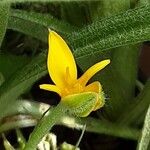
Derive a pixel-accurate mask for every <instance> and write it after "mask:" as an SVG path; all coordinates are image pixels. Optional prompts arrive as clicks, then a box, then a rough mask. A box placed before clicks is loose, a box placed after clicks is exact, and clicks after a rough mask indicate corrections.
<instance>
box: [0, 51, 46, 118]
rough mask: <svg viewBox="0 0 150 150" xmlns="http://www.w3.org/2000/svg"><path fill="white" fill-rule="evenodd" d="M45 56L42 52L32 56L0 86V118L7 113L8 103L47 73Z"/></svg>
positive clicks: (10, 103)
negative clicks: (30, 59)
mask: <svg viewBox="0 0 150 150" xmlns="http://www.w3.org/2000/svg"><path fill="white" fill-rule="evenodd" d="M45 58H46V57H45V54H43V53H42V54H41V55H39V56H37V57H35V58H33V59H32V61H30V62H29V63H28V64H27V65H25V66H24V67H23V68H22V69H21V70H18V71H17V72H16V73H15V74H13V76H12V77H11V78H10V79H9V80H7V81H6V82H4V84H3V85H2V86H1V87H0V118H2V117H3V116H4V115H5V113H7V109H9V105H13V102H14V101H15V100H16V99H17V98H18V96H20V95H21V94H22V93H24V92H25V91H26V90H27V89H28V88H30V87H31V85H32V84H33V83H34V82H35V81H36V80H38V79H39V78H40V77H42V76H43V75H45V74H46V73H47V70H46V62H45ZM8 104H9V105H8Z"/></svg>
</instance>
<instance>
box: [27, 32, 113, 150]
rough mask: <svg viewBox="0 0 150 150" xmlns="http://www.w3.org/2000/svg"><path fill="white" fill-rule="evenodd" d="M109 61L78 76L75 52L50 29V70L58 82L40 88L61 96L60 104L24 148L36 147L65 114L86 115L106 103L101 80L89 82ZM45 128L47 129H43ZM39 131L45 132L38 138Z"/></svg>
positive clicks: (39, 125)
mask: <svg viewBox="0 0 150 150" xmlns="http://www.w3.org/2000/svg"><path fill="white" fill-rule="evenodd" d="M109 63H110V60H109V59H107V60H103V61H101V62H99V63H96V64H95V65H93V66H92V67H90V68H89V69H88V70H87V71H86V72H85V73H84V74H83V75H82V76H81V77H80V78H79V79H77V66H76V63H75V60H74V57H73V54H72V52H71V50H70V49H69V47H68V46H67V44H66V42H65V41H64V40H63V39H62V38H61V37H60V36H59V35H58V34H57V33H56V32H54V31H49V52H48V59H47V66H48V72H49V74H50V77H51V78H52V80H53V82H54V83H55V85H51V84H42V85H40V88H41V89H44V90H48V91H53V92H56V93H58V94H59V95H60V96H61V101H60V104H59V105H58V106H56V107H54V108H53V110H52V111H51V112H50V114H49V115H48V116H46V117H44V118H42V120H41V121H40V122H39V124H38V125H37V127H36V128H35V130H34V131H33V132H32V134H31V137H30V139H29V142H28V143H27V145H26V147H25V149H26V150H29V149H35V148H36V145H37V144H38V142H39V141H40V139H41V138H42V136H44V134H46V132H47V131H48V130H49V127H52V126H53V125H54V124H55V122H56V121H57V120H58V119H60V118H61V117H60V116H63V115H64V113H66V112H68V111H69V113H70V114H75V115H76V116H78V117H85V116H87V115H89V114H90V113H91V112H92V111H96V110H97V109H99V108H101V107H102V106H103V105H104V102H105V97H104V92H103V91H102V86H101V84H100V82H98V81H95V82H93V83H91V84H89V85H87V82H88V81H89V79H90V78H91V77H92V76H93V75H94V74H95V73H97V72H98V71H100V70H101V69H103V68H104V67H105V66H107V65H108V64H109ZM41 127H44V128H41ZM37 132H43V133H42V134H40V135H39V136H38V137H37V136H36V135H37Z"/></svg>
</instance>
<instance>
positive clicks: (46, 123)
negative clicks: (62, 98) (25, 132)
mask: <svg viewBox="0 0 150 150" xmlns="http://www.w3.org/2000/svg"><path fill="white" fill-rule="evenodd" d="M66 111H67V109H66V108H65V107H63V106H62V105H61V104H59V105H57V106H56V107H54V108H52V109H51V110H50V112H49V111H48V112H47V113H46V114H45V116H44V117H43V118H42V119H41V120H40V121H39V123H38V125H37V126H36V127H35V129H34V130H33V132H32V133H31V135H30V138H29V141H28V142H27V144H26V146H25V148H24V150H36V147H37V144H38V143H39V142H40V141H41V139H42V138H43V137H44V135H45V134H46V133H48V132H49V130H50V129H51V128H52V127H53V126H54V125H55V124H56V123H57V122H58V121H59V120H60V118H61V117H62V116H63V115H65V112H66Z"/></svg>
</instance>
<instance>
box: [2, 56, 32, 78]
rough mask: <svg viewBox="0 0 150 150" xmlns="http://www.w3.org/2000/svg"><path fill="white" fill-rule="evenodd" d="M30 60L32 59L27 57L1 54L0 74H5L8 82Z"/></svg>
mask: <svg viewBox="0 0 150 150" xmlns="http://www.w3.org/2000/svg"><path fill="white" fill-rule="evenodd" d="M29 60H30V59H29V58H27V57H23V56H15V55H10V54H2V53H1V54H0V72H1V73H2V74H3V76H4V78H5V80H7V79H9V78H10V77H11V75H12V74H13V73H14V72H16V71H17V70H18V69H20V68H22V67H23V66H24V65H25V64H26V63H27V62H28V61H29Z"/></svg>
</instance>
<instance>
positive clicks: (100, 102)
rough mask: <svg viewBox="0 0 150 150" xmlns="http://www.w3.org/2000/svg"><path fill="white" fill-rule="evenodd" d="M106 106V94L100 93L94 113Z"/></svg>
mask: <svg viewBox="0 0 150 150" xmlns="http://www.w3.org/2000/svg"><path fill="white" fill-rule="evenodd" d="M104 104H105V96H104V92H100V93H99V96H98V100H97V102H96V104H95V107H94V109H93V111H96V110H98V109H100V108H101V107H103V106H104Z"/></svg>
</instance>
